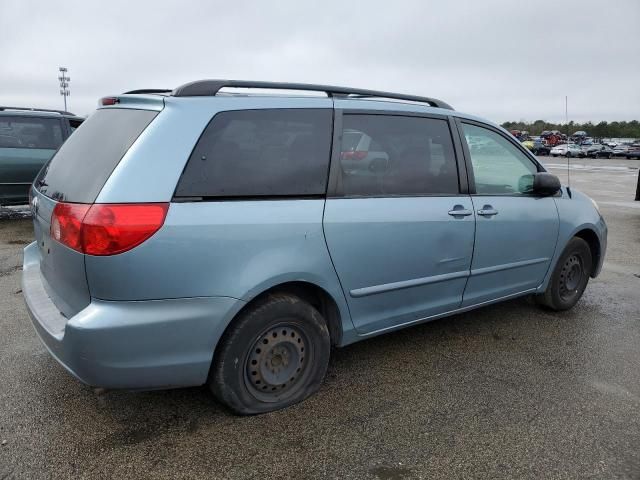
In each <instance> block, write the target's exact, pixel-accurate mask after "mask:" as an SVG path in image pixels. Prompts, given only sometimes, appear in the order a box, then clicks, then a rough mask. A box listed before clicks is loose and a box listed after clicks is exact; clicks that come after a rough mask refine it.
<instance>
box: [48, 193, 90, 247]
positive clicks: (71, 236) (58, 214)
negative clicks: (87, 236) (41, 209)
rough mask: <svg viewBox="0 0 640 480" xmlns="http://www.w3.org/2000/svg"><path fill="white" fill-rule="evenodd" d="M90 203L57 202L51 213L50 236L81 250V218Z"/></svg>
mask: <svg viewBox="0 0 640 480" xmlns="http://www.w3.org/2000/svg"><path fill="white" fill-rule="evenodd" d="M90 207H91V205H83V204H80V203H58V204H57V205H56V206H55V208H54V209H53V213H52V214H51V238H53V239H54V240H57V241H58V242H60V243H62V244H63V245H66V246H67V247H69V248H73V249H74V250H77V251H79V252H82V238H81V236H80V234H81V232H82V220H83V219H84V216H85V215H86V214H87V212H88V211H89V208H90Z"/></svg>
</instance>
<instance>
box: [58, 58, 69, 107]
mask: <svg viewBox="0 0 640 480" xmlns="http://www.w3.org/2000/svg"><path fill="white" fill-rule="evenodd" d="M58 70H59V71H60V76H59V77H58V80H60V95H62V97H63V98H64V111H65V112H66V111H67V97H68V96H69V95H70V94H71V90H69V82H70V81H71V78H70V77H68V76H67V67H60V68H58Z"/></svg>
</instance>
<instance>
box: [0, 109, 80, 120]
mask: <svg viewBox="0 0 640 480" xmlns="http://www.w3.org/2000/svg"><path fill="white" fill-rule="evenodd" d="M4 110H17V111H22V112H49V113H59V114H60V115H73V116H74V117H75V116H76V115H75V114H74V113H71V112H67V111H65V110H48V109H46V108H29V107H3V106H0V111H4Z"/></svg>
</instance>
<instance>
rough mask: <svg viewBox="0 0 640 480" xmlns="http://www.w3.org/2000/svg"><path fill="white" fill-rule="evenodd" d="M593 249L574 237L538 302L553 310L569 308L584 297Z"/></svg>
mask: <svg viewBox="0 0 640 480" xmlns="http://www.w3.org/2000/svg"><path fill="white" fill-rule="evenodd" d="M591 268H592V260H591V250H590V248H589V245H588V244H587V242H585V241H584V240H583V239H581V238H578V237H574V238H572V239H571V241H570V242H569V244H568V245H567V246H566V248H565V249H564V252H562V256H561V257H560V259H559V260H558V263H557V265H556V268H555V270H554V271H553V274H552V276H551V280H550V281H549V285H548V286H547V289H546V291H545V292H544V293H543V294H541V295H539V296H538V297H537V301H538V303H540V304H541V305H544V306H545V307H548V308H550V309H552V310H568V309H570V308H572V307H573V306H574V305H575V304H576V303H578V300H580V298H581V297H582V294H583V293H584V290H585V288H587V283H588V282H589V275H590V273H591Z"/></svg>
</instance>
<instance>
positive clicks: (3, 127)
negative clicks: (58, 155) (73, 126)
mask: <svg viewBox="0 0 640 480" xmlns="http://www.w3.org/2000/svg"><path fill="white" fill-rule="evenodd" d="M60 145H62V128H61V125H60V120H58V119H57V118H30V117H18V116H16V117H4V116H3V117H0V148H41V149H45V150H57V149H58V148H59V147H60Z"/></svg>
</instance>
